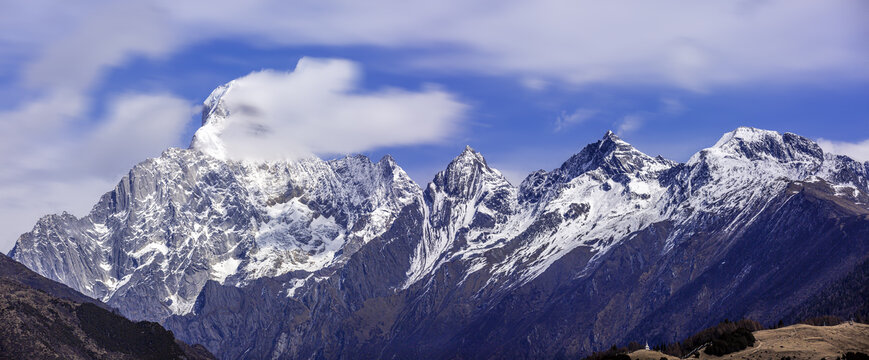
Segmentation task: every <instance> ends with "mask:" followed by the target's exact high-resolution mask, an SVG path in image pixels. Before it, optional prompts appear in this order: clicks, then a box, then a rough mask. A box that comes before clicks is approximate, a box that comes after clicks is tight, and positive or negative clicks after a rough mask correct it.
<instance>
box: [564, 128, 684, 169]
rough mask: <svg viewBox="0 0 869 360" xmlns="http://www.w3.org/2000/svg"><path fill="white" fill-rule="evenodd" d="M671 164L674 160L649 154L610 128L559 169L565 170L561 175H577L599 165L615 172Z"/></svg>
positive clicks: (657, 167) (654, 167)
mask: <svg viewBox="0 0 869 360" xmlns="http://www.w3.org/2000/svg"><path fill="white" fill-rule="evenodd" d="M668 166H672V161H669V160H665V159H660V158H653V157H651V156H649V155H646V154H645V153H643V152H641V151H639V150H637V149H636V148H634V147H633V145H631V144H630V143H628V142H627V141H624V140H622V139H621V138H619V137H618V136H617V135H616V134H615V133H614V132H612V131H607V132H606V133H605V134H604V136H603V137H602V138H601V139H600V140H598V141H596V142H594V143H591V144H588V145H586V146H585V147H584V148H583V149H582V151H580V152H579V153H577V154H575V155H573V156H571V157H570V158H569V159H568V160H567V161H565V162H564V164H562V165H561V167H560V168H559V169H558V170H557V171H558V172H559V173H561V177H566V178H573V177H576V176H578V175H580V174H582V173H584V172H586V171H589V170H594V169H598V168H602V169H604V171H605V172H607V173H611V174H615V173H628V172H634V171H637V170H641V169H644V168H647V167H648V168H649V170H659V168H662V167H668Z"/></svg>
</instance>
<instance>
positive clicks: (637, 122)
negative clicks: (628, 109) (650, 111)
mask: <svg viewBox="0 0 869 360" xmlns="http://www.w3.org/2000/svg"><path fill="white" fill-rule="evenodd" d="M643 120H644V119H643V117H642V116H640V115H636V114H633V115H627V116H625V117H623V118H622V120H621V121H620V122H619V125H618V129H617V130H616V134H618V135H619V136H624V135H626V134H628V133H630V132H632V131H634V130H637V129H639V128H640V127H641V126H643Z"/></svg>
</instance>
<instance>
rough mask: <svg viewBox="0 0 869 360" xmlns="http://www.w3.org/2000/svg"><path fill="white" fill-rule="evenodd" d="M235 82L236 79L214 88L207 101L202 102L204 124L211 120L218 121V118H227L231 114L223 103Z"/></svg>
mask: <svg viewBox="0 0 869 360" xmlns="http://www.w3.org/2000/svg"><path fill="white" fill-rule="evenodd" d="M235 84H236V81H235V80H232V81H230V82H228V83H226V84H223V85H220V86H218V87H217V88H216V89H214V90H213V91H212V92H211V94H209V95H208V97H207V98H205V101H203V102H202V125H205V124H206V123H208V122H209V121H216V120H217V119H218V118H225V117H226V116H227V115H229V113H228V109H227V108H226V106H225V104H223V98H224V97H225V96H226V95H228V94H229V92H230V90H231V89H232V87H233V86H234V85H235Z"/></svg>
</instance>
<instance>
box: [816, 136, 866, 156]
mask: <svg viewBox="0 0 869 360" xmlns="http://www.w3.org/2000/svg"><path fill="white" fill-rule="evenodd" d="M818 145H820V146H821V149H824V151H826V152H828V153H833V154H839V155H847V156H849V157H850V158H852V159H854V160H857V161H869V139H866V140H863V141H860V142H856V143H852V142H845V141H833V140H827V139H818Z"/></svg>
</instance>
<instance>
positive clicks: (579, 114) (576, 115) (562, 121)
mask: <svg viewBox="0 0 869 360" xmlns="http://www.w3.org/2000/svg"><path fill="white" fill-rule="evenodd" d="M597 113H598V110H595V109H576V110H575V111H573V112H572V113H570V114H568V113H567V111H562V112H561V114H559V115H558V117H557V118H555V131H556V132H559V131H561V130H564V129H565V128H568V127H570V126H573V125H576V124H579V123H582V122H584V121H586V120H589V119H591V118H593V117H594V116H595V115H597Z"/></svg>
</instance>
